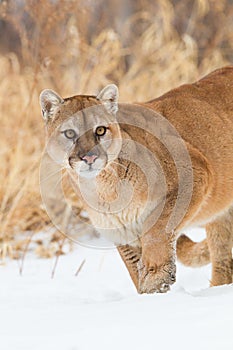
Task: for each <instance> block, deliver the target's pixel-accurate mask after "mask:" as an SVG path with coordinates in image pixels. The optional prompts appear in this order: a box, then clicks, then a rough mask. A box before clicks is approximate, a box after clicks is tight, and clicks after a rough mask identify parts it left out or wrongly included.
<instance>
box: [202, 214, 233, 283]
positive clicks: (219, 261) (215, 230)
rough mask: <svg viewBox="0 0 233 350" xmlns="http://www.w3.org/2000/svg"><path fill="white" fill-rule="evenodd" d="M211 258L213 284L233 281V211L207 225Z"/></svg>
mask: <svg viewBox="0 0 233 350" xmlns="http://www.w3.org/2000/svg"><path fill="white" fill-rule="evenodd" d="M206 233H207V239H208V246H209V251H210V260H211V263H212V278H211V286H219V285H223V284H230V283H232V282H233V281H232V275H233V262H232V238H233V211H232V210H231V211H229V212H228V213H226V214H225V215H224V216H222V217H221V218H219V219H217V220H215V221H214V222H213V223H211V224H208V225H207V226H206Z"/></svg>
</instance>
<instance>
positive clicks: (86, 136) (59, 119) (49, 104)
mask: <svg viewBox="0 0 233 350" xmlns="http://www.w3.org/2000/svg"><path fill="white" fill-rule="evenodd" d="M117 98H118V90H117V87H116V86H115V85H109V86H107V87H106V88H105V89H103V90H102V91H101V92H100V94H99V95H98V96H97V97H94V96H74V97H71V98H67V99H62V98H61V97H60V96H59V95H57V94H56V93H55V92H53V91H52V90H44V91H43V92H42V93H41V97H40V103H41V107H42V114H43V117H44V119H45V120H46V126H47V133H48V136H49V140H48V145H47V151H48V153H49V155H50V157H51V158H52V159H53V160H54V161H55V162H56V163H59V164H60V165H61V166H62V167H66V168H72V169H74V170H75V171H76V172H77V173H78V174H79V176H82V177H85V178H92V177H95V176H97V175H98V174H99V173H100V171H101V170H103V169H104V168H106V166H107V165H109V164H110V163H111V162H112V161H114V159H116V158H117V156H118V154H119V152H120V149H121V135H120V130H119V125H118V123H117V121H116V112H117Z"/></svg>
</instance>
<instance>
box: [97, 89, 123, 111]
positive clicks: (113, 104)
mask: <svg viewBox="0 0 233 350" xmlns="http://www.w3.org/2000/svg"><path fill="white" fill-rule="evenodd" d="M97 100H99V101H101V102H102V103H103V104H104V106H105V108H106V109H107V111H108V112H109V113H112V114H115V113H116V112H117V111H118V88H117V86H116V85H114V84H111V85H107V86H105V88H103V90H101V91H100V93H99V95H98V96H97Z"/></svg>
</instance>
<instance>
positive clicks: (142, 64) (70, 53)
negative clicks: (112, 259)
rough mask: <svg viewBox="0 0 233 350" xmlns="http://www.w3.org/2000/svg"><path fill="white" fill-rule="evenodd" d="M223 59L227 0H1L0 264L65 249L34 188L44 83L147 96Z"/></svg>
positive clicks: (127, 98)
mask: <svg viewBox="0 0 233 350" xmlns="http://www.w3.org/2000/svg"><path fill="white" fill-rule="evenodd" d="M231 63H233V0H221V1H216V0H186V1H184V0H74V1H73V0H47V1H46V0H40V1H37V0H5V1H4V0H0V122H1V124H0V125H1V136H0V155H1V158H0V160H1V163H0V167H1V172H0V207H1V210H0V262H4V259H5V257H6V256H9V257H11V258H19V257H20V256H22V254H25V252H26V250H27V249H28V247H29V246H30V247H31V249H33V250H35V252H36V253H37V254H38V255H39V256H44V257H49V256H53V255H58V254H61V253H62V252H63V251H62V244H63V243H64V242H63V238H62V239H61V238H60V236H59V234H58V233H57V232H56V231H55V230H53V226H52V224H51V223H50V221H49V218H48V217H47V215H46V212H45V210H44V208H43V205H42V203H41V197H40V190H39V165H40V159H41V155H42V151H43V147H44V143H45V135H44V127H43V121H42V118H41V115H40V108H39V103H38V97H39V94H40V92H41V90H42V89H44V88H52V89H54V90H55V91H57V92H58V93H59V94H60V95H62V96H63V97H67V96H69V95H75V94H79V93H81V94H95V93H97V92H98V91H99V90H100V89H102V88H103V87H104V86H105V85H106V84H109V83H115V84H117V85H118V86H119V90H120V101H121V102H132V101H145V100H148V99H152V98H155V97H158V96H159V95H161V94H162V93H164V92H166V91H167V90H170V89H171V88H174V87H176V86H178V85H180V84H182V83H188V82H193V81H195V80H197V79H199V78H200V77H202V76H203V75H205V74H207V73H208V72H210V71H211V70H213V69H215V68H218V67H221V66H224V65H229V64H231ZM76 205H77V210H79V204H78V203H76ZM41 231H43V232H47V234H46V235H45V236H42V238H41V236H39V234H38V235H37V232H41ZM45 237H46V238H45Z"/></svg>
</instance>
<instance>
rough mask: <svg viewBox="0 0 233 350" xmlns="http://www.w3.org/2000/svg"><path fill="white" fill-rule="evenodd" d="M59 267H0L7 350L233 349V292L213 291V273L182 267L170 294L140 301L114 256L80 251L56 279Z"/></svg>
mask: <svg viewBox="0 0 233 350" xmlns="http://www.w3.org/2000/svg"><path fill="white" fill-rule="evenodd" d="M83 259H86V262H85V264H84V266H83V268H82V270H81V271H80V273H79V274H78V276H75V272H76V270H77V268H78V267H79V265H80V264H81V262H82V261H83ZM53 265H54V260H53V259H50V260H45V259H37V258H35V257H33V256H30V255H28V256H27V257H26V260H25V262H24V269H23V275H22V276H20V275H19V266H18V263H17V262H16V261H9V262H8V263H7V265H6V266H2V267H0V276H1V277H0V278H1V288H0V297H1V304H0V305H1V306H0V349H1V350H9V349H12V350H13V349H14V350H19V349H20V350H21V349H23V350H27V349H30V350H31V349H32V350H37V349H39V350H86V349H88V350H91V349H97V350H98V349H100V350H107V349H117V350H125V349H127V350H131V349H135V350H136V349H140V350H141V349H163V350H165V349H179V350H183V349H187V350H191V349H195V350H197V349H198V350H201V349H205V350H209V349H211V350H228V349H229V350H232V349H233V286H222V287H216V288H211V289H209V288H208V281H209V278H210V266H207V267H205V268H199V269H190V268H187V267H182V266H180V265H178V272H177V282H176V284H175V285H174V286H173V287H172V290H171V291H170V292H169V293H167V294H154V295H137V293H136V291H135V289H134V286H133V284H132V282H131V281H130V279H129V276H128V273H127V271H126V269H125V267H124V265H123V263H122V261H121V260H120V258H119V256H118V254H117V252H116V251H114V250H111V251H103V250H94V249H88V248H84V247H80V246H77V247H76V249H75V250H74V252H72V253H70V254H68V255H65V256H61V257H60V259H59V261H58V265H57V268H56V273H55V276H54V278H53V279H51V271H52V268H53Z"/></svg>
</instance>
